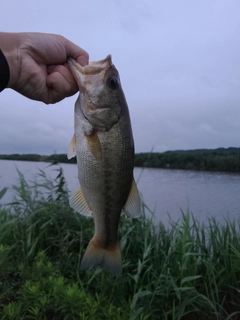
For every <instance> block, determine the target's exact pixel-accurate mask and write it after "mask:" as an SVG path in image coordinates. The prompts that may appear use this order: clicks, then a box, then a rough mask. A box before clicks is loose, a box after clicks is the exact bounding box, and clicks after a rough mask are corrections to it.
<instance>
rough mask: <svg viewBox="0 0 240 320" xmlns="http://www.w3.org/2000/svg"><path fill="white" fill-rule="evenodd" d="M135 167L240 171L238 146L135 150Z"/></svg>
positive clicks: (63, 158) (56, 159) (62, 157)
mask: <svg viewBox="0 0 240 320" xmlns="http://www.w3.org/2000/svg"><path fill="white" fill-rule="evenodd" d="M0 159H2V160H20V161H43V162H51V163H76V158H73V159H70V160H68V159H67V155H66V154H52V155H50V156H46V155H39V154H7V155H6V154H2V155H0ZM134 166H135V167H143V168H144V167H145V168H159V169H181V170H198V171H211V172H212V171H213V172H234V173H240V148H218V149H196V150H186V151H185V150H177V151H166V152H144V153H136V154H135V162H134Z"/></svg>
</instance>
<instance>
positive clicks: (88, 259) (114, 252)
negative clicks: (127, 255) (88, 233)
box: [80, 236, 122, 276]
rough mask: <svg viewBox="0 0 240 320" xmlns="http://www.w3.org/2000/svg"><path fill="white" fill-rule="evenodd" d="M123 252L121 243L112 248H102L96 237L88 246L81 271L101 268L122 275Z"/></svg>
mask: <svg viewBox="0 0 240 320" xmlns="http://www.w3.org/2000/svg"><path fill="white" fill-rule="evenodd" d="M121 260H122V259H121V250H120V245H119V242H117V243H116V245H114V246H113V245H112V246H111V247H110V248H107V249H104V248H102V247H101V245H100V243H99V241H98V240H97V238H96V236H94V237H93V238H92V239H91V241H90V242H89V244H88V247H87V250H86V252H85V254H84V256H83V258H82V262H81V266H80V269H81V270H84V269H88V268H92V267H97V266H100V267H102V268H103V269H104V270H105V271H107V272H109V273H111V274H113V275H116V276H118V275H120V274H121V272H122V261H121Z"/></svg>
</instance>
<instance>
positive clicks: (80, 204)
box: [69, 187, 92, 217]
mask: <svg viewBox="0 0 240 320" xmlns="http://www.w3.org/2000/svg"><path fill="white" fill-rule="evenodd" d="M69 204H70V206H71V207H72V208H73V209H74V210H76V211H77V212H79V213H81V214H82V215H83V216H87V217H91V216H92V211H91V210H90V209H89V207H88V204H87V202H86V200H85V198H84V195H83V193H82V188H81V187H79V188H78V189H77V191H76V192H75V193H74V195H73V196H72V197H71V199H70V201H69Z"/></svg>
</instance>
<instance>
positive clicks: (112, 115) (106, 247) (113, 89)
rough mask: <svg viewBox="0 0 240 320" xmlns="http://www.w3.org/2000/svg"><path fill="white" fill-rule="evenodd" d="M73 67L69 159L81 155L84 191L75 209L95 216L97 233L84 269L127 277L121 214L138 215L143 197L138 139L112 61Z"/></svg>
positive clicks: (74, 200) (79, 192)
mask: <svg viewBox="0 0 240 320" xmlns="http://www.w3.org/2000/svg"><path fill="white" fill-rule="evenodd" d="M69 66H70V69H71V71H72V73H73V76H74V77H75V79H76V81H77V82H78V85H79V90H80V94H79V97H78V100H77V101H76V104H75V125H74V128H75V134H74V138H73V140H72V142H71V144H70V147H69V153H68V156H69V158H70V157H72V156H74V155H76V157H77V164H78V178H79V182H80V189H79V190H77V192H76V193H75V194H74V195H73V197H72V199H71V200H70V205H71V206H72V207H73V208H74V209H75V210H77V211H79V212H80V213H82V214H85V215H88V216H91V215H92V216H93V218H94V225H95V234H94V237H93V238H92V240H91V241H90V243H89V245H88V247H87V250H86V252H85V254H84V256H83V259H82V262H81V269H86V268H89V267H94V266H101V267H102V268H103V269H105V270H106V271H108V272H110V273H112V274H116V275H117V274H120V273H121V253H120V245H119V240H118V224H119V218H120V215H121V212H122V211H123V210H124V211H125V212H126V213H127V214H128V215H130V216H132V217H136V216H138V215H139V214H140V207H141V204H140V198H139V194H138V191H137V188H136V184H135V181H134V178H133V166H134V141H133V136H132V129H131V122H130V117H129V111H128V106H127V103H126V100H125V96H124V93H123V91H122V88H121V84H120V79H119V75H118V72H117V70H116V68H115V67H114V66H113V65H112V62H111V57H110V56H108V57H107V58H106V59H104V60H101V61H98V62H95V63H92V65H91V64H90V65H89V66H87V67H81V66H80V65H78V64H77V63H76V62H75V61H74V60H72V59H71V60H70V61H69Z"/></svg>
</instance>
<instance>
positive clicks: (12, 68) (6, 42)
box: [0, 32, 20, 88]
mask: <svg viewBox="0 0 240 320" xmlns="http://www.w3.org/2000/svg"><path fill="white" fill-rule="evenodd" d="M19 43H20V42H19V34H17V33H7V32H0V49H1V51H2V53H3V54H4V56H5V58H6V60H7V63H8V67H9V81H8V84H7V87H8V88H14V86H15V84H16V82H17V80H18V78H19V73H20V70H19V69H20V68H19V66H20V63H19Z"/></svg>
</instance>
